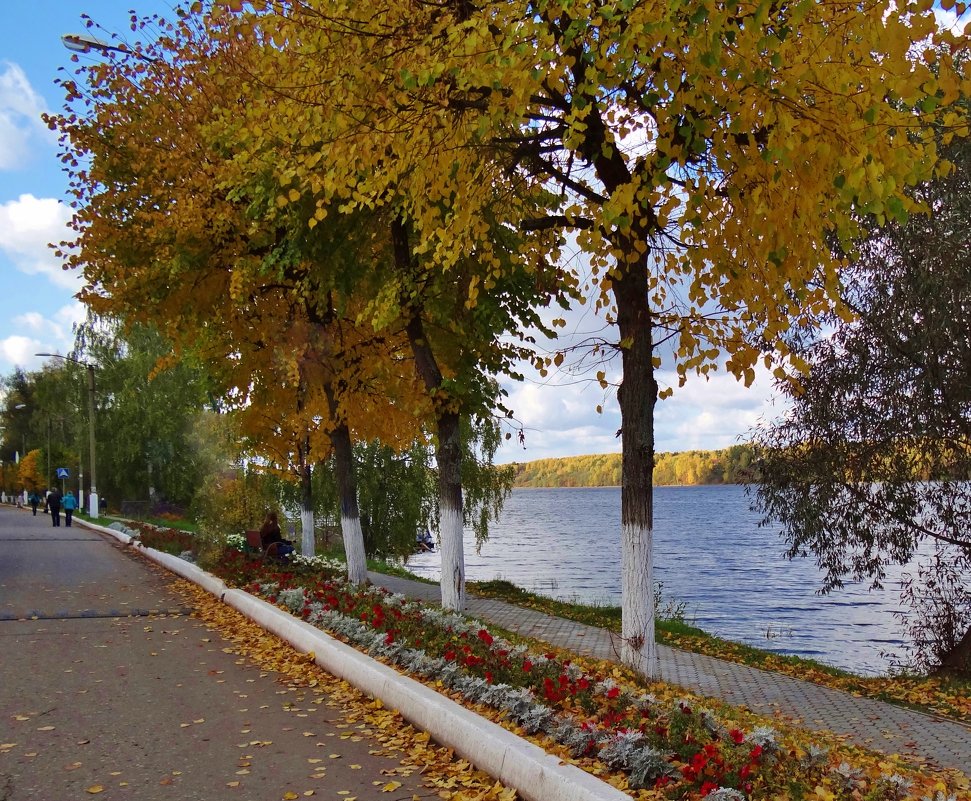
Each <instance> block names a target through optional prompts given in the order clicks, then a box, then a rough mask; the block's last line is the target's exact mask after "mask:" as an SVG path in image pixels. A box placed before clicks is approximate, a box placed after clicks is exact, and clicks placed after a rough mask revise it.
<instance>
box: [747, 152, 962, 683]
mask: <svg viewBox="0 0 971 801" xmlns="http://www.w3.org/2000/svg"><path fill="white" fill-rule="evenodd" d="M945 154H946V155H947V156H948V158H949V159H950V160H951V161H952V163H953V164H954V165H955V169H954V170H953V172H952V173H951V174H950V175H948V176H947V177H946V178H940V179H937V180H934V181H932V182H929V183H927V184H925V185H922V186H920V187H918V188H917V189H916V190H915V192H914V197H915V200H917V201H919V202H920V203H921V204H922V205H923V206H924V207H925V208H926V209H927V210H928V213H927V214H918V215H914V216H912V217H910V218H909V219H908V220H907V221H906V222H899V223H898V222H895V223H888V224H886V225H878V224H877V223H876V221H875V220H873V219H870V220H867V221H866V232H867V235H866V237H865V239H864V240H863V241H862V242H861V243H860V244H859V246H858V247H857V248H856V250H855V251H854V256H853V264H852V267H851V269H850V270H849V271H848V273H847V274H846V276H845V281H844V286H845V288H844V293H845V301H846V303H847V305H849V306H850V307H851V308H852V309H853V311H854V313H855V315H856V319H855V321H854V322H853V323H852V324H848V323H844V322H842V321H840V320H838V319H833V320H831V321H830V322H831V324H832V331H831V332H830V335H829V336H826V337H818V336H814V335H813V332H794V346H795V347H798V348H799V350H800V352H801V353H803V354H804V356H805V358H806V359H807V361H808V362H809V365H810V367H809V371H808V373H807V374H806V375H805V376H802V377H796V378H797V380H789V381H785V382H782V383H781V384H780V388H781V389H782V391H783V392H784V393H785V395H786V396H787V397H788V399H789V401H790V410H789V412H788V413H787V414H786V415H785V416H784V417H783V418H782V419H780V420H779V421H777V422H775V423H773V424H771V425H766V426H763V427H761V428H760V429H758V430H757V432H756V434H757V443H758V445H759V460H758V466H759V469H760V472H761V480H760V483H759V484H757V485H755V495H754V497H755V501H756V504H757V506H758V508H759V510H760V511H761V512H762V513H763V514H764V515H765V516H766V518H767V519H768V520H772V521H778V522H780V523H781V524H782V532H783V536H784V537H785V539H786V540H787V542H788V544H789V550H788V555H789V557H790V558H794V557H796V556H799V555H804V554H812V556H813V557H814V558H815V560H816V562H817V563H818V565H819V567H820V568H821V569H822V570H823V574H824V581H823V586H822V589H823V590H824V591H829V590H830V589H833V588H835V587H839V586H841V585H842V584H843V582H844V581H847V580H856V581H861V580H865V581H870V582H873V583H874V584H879V583H881V582H882V581H883V580H884V579H885V577H886V569H887V567H888V565H890V564H893V563H898V564H907V563H908V562H910V561H911V560H913V559H914V558H915V556H917V555H918V553H920V554H921V558H920V559H918V564H915V565H914V567H913V568H912V571H913V572H912V575H911V581H910V583H909V584H908V592H907V593H906V594H905V600H906V601H908V602H910V603H911V605H912V606H913V607H914V609H913V614H912V615H910V616H909V625H908V629H909V633H910V634H911V639H912V643H913V645H914V646H915V652H914V656H915V658H916V661H917V663H918V665H919V666H921V667H923V668H928V669H934V670H937V669H947V670H952V671H963V672H965V673H968V672H971V592H969V589H968V582H969V578H971V485H969V483H968V481H969V479H971V379H969V376H971V333H969V332H971V234H969V232H968V226H967V220H968V217H969V214H971V146H969V144H968V142H967V141H960V142H956V143H954V144H952V145H951V146H950V147H948V148H947V150H946V151H945ZM796 334H801V335H796ZM925 543H926V544H927V545H926V547H925ZM928 550H933V551H934V555H933V557H932V558H930V559H924V557H926V556H927V552H928ZM921 562H923V564H921Z"/></svg>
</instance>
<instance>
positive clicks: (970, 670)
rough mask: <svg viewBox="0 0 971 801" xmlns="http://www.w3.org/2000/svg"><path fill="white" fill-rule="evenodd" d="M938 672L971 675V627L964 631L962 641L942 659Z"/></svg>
mask: <svg viewBox="0 0 971 801" xmlns="http://www.w3.org/2000/svg"><path fill="white" fill-rule="evenodd" d="M937 672H938V673H951V674H957V675H960V676H964V677H969V676H971V629H968V630H967V631H966V632H964V636H963V637H962V638H961V641H960V642H959V643H958V644H957V645H955V646H954V648H953V649H952V650H951V652H950V653H949V654H948V655H947V656H946V657H944V659H943V660H941V667H940V668H939V670H938V671H937Z"/></svg>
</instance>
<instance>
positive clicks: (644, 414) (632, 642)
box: [613, 264, 658, 677]
mask: <svg viewBox="0 0 971 801" xmlns="http://www.w3.org/2000/svg"><path fill="white" fill-rule="evenodd" d="M621 269H623V273H622V275H620V276H619V277H617V278H615V279H614V280H613V292H614V298H615V300H616V302H617V325H618V328H619V331H620V338H621V342H622V345H623V347H622V361H623V370H624V376H623V380H622V382H621V386H620V389H619V390H618V391H617V403H618V405H619V406H620V419H621V426H622V433H621V437H622V439H621V441H622V443H623V445H622V447H623V462H622V464H623V467H622V477H621V573H622V575H621V637H622V646H621V661H623V663H624V664H625V665H628V666H629V667H631V668H632V669H634V670H636V671H637V672H638V673H641V674H642V675H644V676H649V677H655V676H656V675H657V667H658V666H657V645H656V643H655V639H654V613H655V609H654V557H653V538H654V486H653V477H654V405H655V403H656V402H657V382H656V381H655V380H654V363H653V345H652V330H651V313H650V309H649V307H648V287H647V274H646V272H645V271H644V269H643V268H641V267H640V266H639V265H636V264H633V265H627V266H626V267H621Z"/></svg>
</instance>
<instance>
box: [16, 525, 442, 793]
mask: <svg viewBox="0 0 971 801" xmlns="http://www.w3.org/2000/svg"><path fill="white" fill-rule="evenodd" d="M171 579H172V576H171V575H170V574H168V573H166V572H165V571H164V570H162V569H161V568H158V567H157V566H155V565H153V564H152V563H150V562H148V561H147V560H145V559H143V558H140V557H137V556H135V555H130V554H127V553H125V548H124V547H123V546H121V545H120V544H118V543H116V542H115V541H113V540H112V539H111V538H110V537H107V536H103V535H101V534H99V533H96V532H93V531H91V530H87V529H85V528H83V527H80V526H77V525H75V526H73V527H72V528H66V527H65V526H64V525H63V520H62V525H61V527H60V528H54V527H53V526H52V525H51V520H50V518H49V517H46V516H42V515H41V514H40V513H39V512H38V515H37V516H36V517H33V516H32V515H31V514H30V510H29V509H28V510H26V511H22V510H16V509H14V508H13V507H9V506H3V507H0V801H27V799H31V801H71V800H73V799H91V798H99V799H106V800H107V799H112V800H113V799H139V801H142V799H145V801H154V799H172V800H173V801H175V800H176V799H177V800H178V801H192V800H193V799H199V800H200V801H201V799H207V801H211V800H212V799H223V798H226V799H241V800H242V799H247V800H249V799H253V801H272V800H273V799H282V798H284V797H289V798H293V797H294V796H293V794H294V793H295V794H296V796H297V797H300V798H303V797H305V796H308V795H310V794H311V793H310V791H313V792H312V795H313V796H314V797H315V798H321V799H334V801H338V799H341V800H342V801H348V799H351V798H357V799H359V801H363V800H364V799H379V798H380V799H385V800H387V801H392V800H393V799H411V798H412V797H413V796H415V795H417V796H419V797H421V798H429V797H434V796H435V795H436V793H435V791H434V790H431V789H429V788H428V787H425V786H423V784H422V782H421V778H420V777H419V776H417V775H413V776H410V777H409V776H407V775H401V773H400V770H396V769H397V768H399V760H398V758H392V757H390V756H385V755H382V754H378V753H375V752H379V751H380V752H384V751H385V750H386V749H384V747H383V746H382V745H381V744H380V743H379V742H377V741H376V740H375V739H373V738H371V737H370V736H369V735H368V733H367V732H366V731H364V732H363V733H362V732H360V726H359V725H358V724H352V723H349V722H348V720H347V719H346V718H345V716H344V712H343V710H342V709H341V708H340V707H339V706H334V705H333V704H332V703H330V699H329V698H327V697H321V691H320V690H319V689H316V688H314V689H311V688H306V687H294V686H292V685H286V684H283V683H281V682H279V681H277V679H276V677H275V675H274V674H272V673H267V672H263V671H261V670H260V669H259V668H258V667H256V666H255V665H253V664H252V663H251V662H249V661H248V660H246V659H243V658H241V657H239V656H238V655H237V654H236V653H233V652H232V648H231V644H230V643H229V642H227V641H226V640H223V639H222V638H221V637H220V636H219V635H218V634H217V633H215V632H213V631H210V630H208V629H207V628H206V627H205V626H204V625H203V624H202V623H201V622H200V621H199V620H197V619H195V618H193V617H191V616H190V614H191V611H192V610H191V609H189V608H187V607H186V601H185V600H184V599H183V598H182V597H181V596H179V595H178V594H177V593H175V592H174V591H173V590H172V589H170V586H169V585H170V582H171ZM224 649H225V650H224ZM351 735H353V736H351ZM393 774H397V775H393ZM391 778H393V779H394V780H396V781H399V782H401V783H402V786H401V787H400V788H397V789H396V790H395V791H394V792H391V793H388V792H382V785H385V784H386V783H387V782H388V781H389V780H390V779H391ZM99 788H100V789H99ZM288 793H289V794H290V795H287V794H288Z"/></svg>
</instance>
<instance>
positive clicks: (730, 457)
mask: <svg viewBox="0 0 971 801" xmlns="http://www.w3.org/2000/svg"><path fill="white" fill-rule="evenodd" d="M654 459H655V464H654V484H655V485H657V486H678V485H699V484H742V483H745V482H747V481H751V480H752V479H753V478H754V474H753V471H752V460H753V449H752V447H751V446H750V445H733V446H732V447H730V448H725V449H723V450H719V451H682V452H680V453H659V454H657V455H656V456H655V457H654ZM620 464H621V454H619V453H601V454H592V455H589V456H566V457H563V458H560V459H537V460H536V461H533V462H523V463H516V464H515V465H514V467H515V470H516V473H515V478H514V480H513V486H514V487H533V488H537V487H619V486H620Z"/></svg>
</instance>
